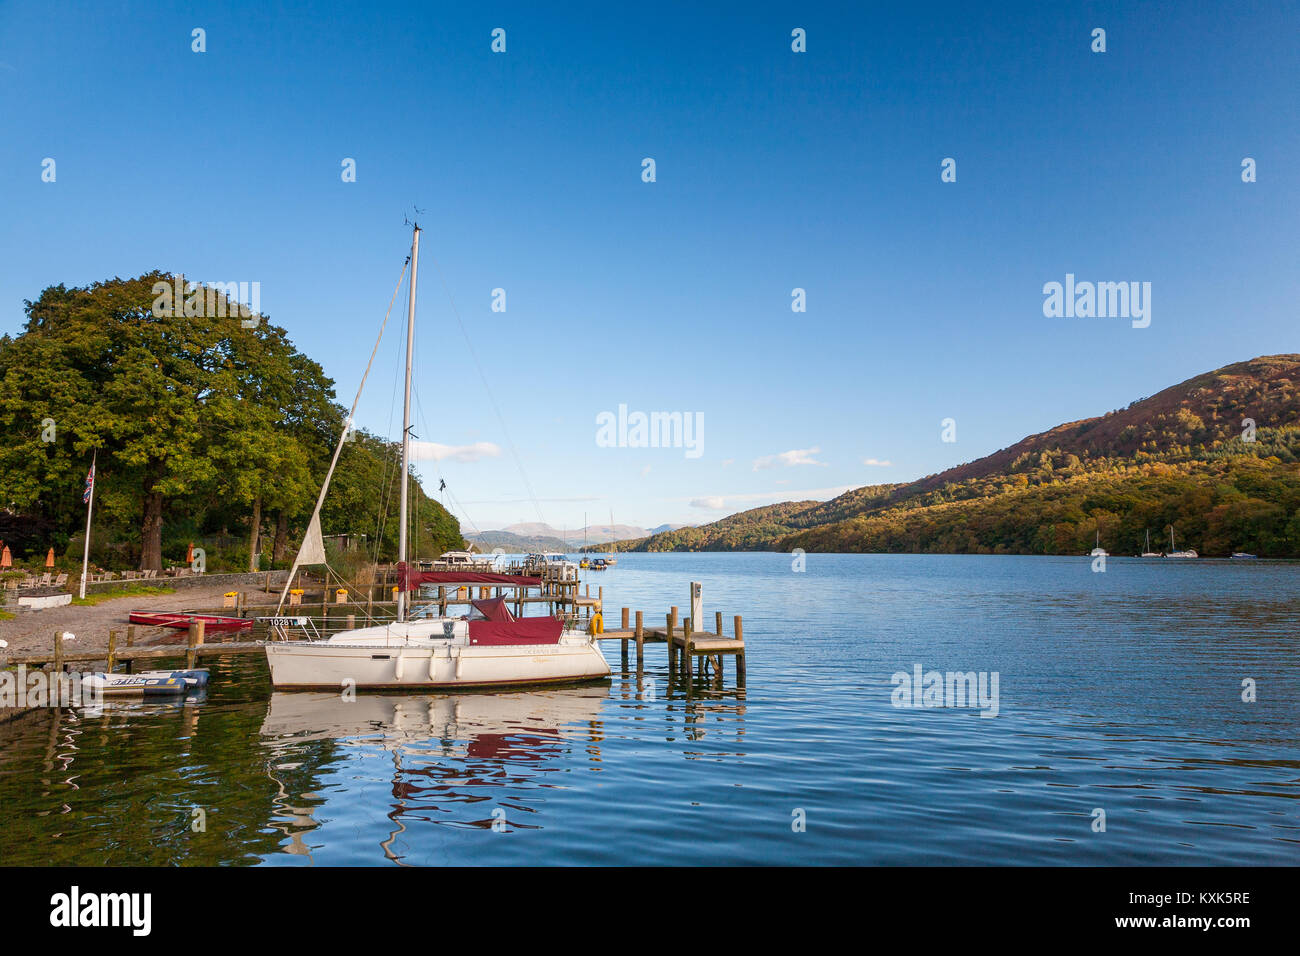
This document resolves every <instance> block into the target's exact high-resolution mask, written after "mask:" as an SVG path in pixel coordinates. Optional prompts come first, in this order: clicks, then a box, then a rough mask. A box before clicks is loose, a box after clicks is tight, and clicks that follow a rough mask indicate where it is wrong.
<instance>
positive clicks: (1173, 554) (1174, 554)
mask: <svg viewBox="0 0 1300 956" xmlns="http://www.w3.org/2000/svg"><path fill="white" fill-rule="evenodd" d="M1165 557H1166V558H1199V557H1200V555H1199V554H1197V553H1196V552H1195V551H1193V550H1192V549H1191V548H1188V549H1187V550H1186V551H1179V550H1177V547H1176V546H1175V545H1174V526H1173V525H1170V526H1169V553H1168V554H1166V555H1165Z"/></svg>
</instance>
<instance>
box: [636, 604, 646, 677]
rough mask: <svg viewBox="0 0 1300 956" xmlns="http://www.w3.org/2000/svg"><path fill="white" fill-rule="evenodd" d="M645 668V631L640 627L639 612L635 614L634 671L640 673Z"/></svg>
mask: <svg viewBox="0 0 1300 956" xmlns="http://www.w3.org/2000/svg"><path fill="white" fill-rule="evenodd" d="M644 667H645V630H644V629H643V628H642V627H641V612H640V611H637V612H636V670H637V673H638V674H639V673H641V671H642V669H643V668H644Z"/></svg>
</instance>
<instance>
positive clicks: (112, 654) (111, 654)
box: [105, 631, 117, 674]
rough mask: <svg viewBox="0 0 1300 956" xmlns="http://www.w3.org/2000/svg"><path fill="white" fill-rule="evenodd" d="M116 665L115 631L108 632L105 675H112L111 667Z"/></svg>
mask: <svg viewBox="0 0 1300 956" xmlns="http://www.w3.org/2000/svg"><path fill="white" fill-rule="evenodd" d="M116 663H117V631H109V632H108V667H107V668H106V669H105V673H108V674H111V673H113V665H114V664H116Z"/></svg>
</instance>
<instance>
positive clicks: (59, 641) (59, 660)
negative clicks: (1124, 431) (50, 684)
mask: <svg viewBox="0 0 1300 956" xmlns="http://www.w3.org/2000/svg"><path fill="white" fill-rule="evenodd" d="M61 670H63V632H62V631H55V632H54V672H55V673H56V674H57V673H58V672H59V671H61Z"/></svg>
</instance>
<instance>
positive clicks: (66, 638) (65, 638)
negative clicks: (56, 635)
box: [63, 631, 77, 641]
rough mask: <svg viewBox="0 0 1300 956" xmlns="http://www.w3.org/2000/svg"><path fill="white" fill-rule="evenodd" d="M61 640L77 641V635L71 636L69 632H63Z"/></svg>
mask: <svg viewBox="0 0 1300 956" xmlns="http://www.w3.org/2000/svg"><path fill="white" fill-rule="evenodd" d="M63 639H64V640H65V641H75V640H76V639H77V635H75V634H73V633H72V632H71V631H64V632H63Z"/></svg>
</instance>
